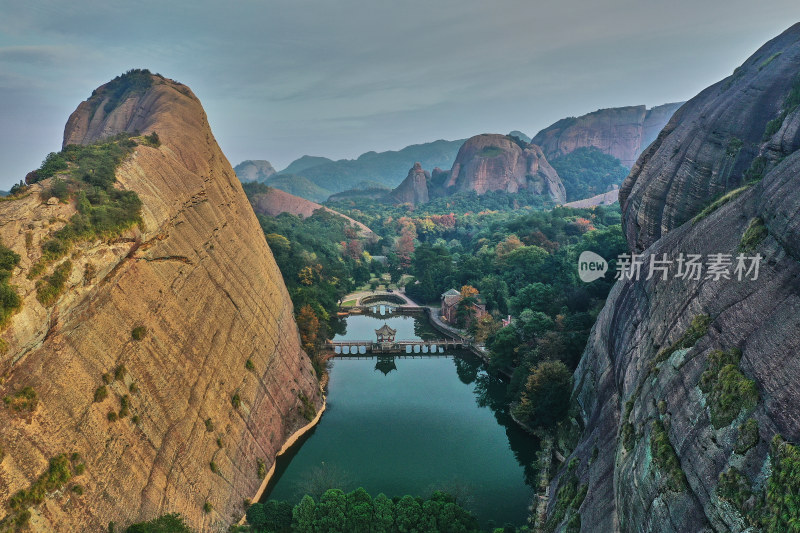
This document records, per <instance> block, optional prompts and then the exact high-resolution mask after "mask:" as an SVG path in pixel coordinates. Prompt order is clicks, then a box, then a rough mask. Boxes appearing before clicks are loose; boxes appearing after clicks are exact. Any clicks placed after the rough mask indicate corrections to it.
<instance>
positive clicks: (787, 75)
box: [620, 32, 800, 250]
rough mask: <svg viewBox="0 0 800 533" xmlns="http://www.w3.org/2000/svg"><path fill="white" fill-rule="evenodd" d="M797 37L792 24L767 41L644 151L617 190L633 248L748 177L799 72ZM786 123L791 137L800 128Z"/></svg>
mask: <svg viewBox="0 0 800 533" xmlns="http://www.w3.org/2000/svg"><path fill="white" fill-rule="evenodd" d="M793 39H795V37H794V35H793V33H792V32H788V33H786V34H784V35H781V36H780V37H778V38H776V39H774V40H772V41H770V42H769V43H767V44H766V45H764V46H763V47H762V48H761V49H760V50H759V51H758V52H756V53H755V54H753V56H752V57H750V58H749V59H748V60H747V61H746V62H745V63H744V64H743V65H742V66H741V67H739V68H737V69H736V71H735V72H734V74H733V75H731V76H729V77H728V78H726V79H724V80H722V81H720V82H719V83H717V84H715V85H712V86H711V87H709V88H708V89H706V90H705V91H703V92H702V93H700V94H699V95H698V96H696V97H695V98H693V99H692V100H690V101H689V102H687V103H686V105H684V107H682V108H681V109H680V110H679V111H678V112H677V113H675V115H674V116H673V118H672V120H671V121H670V122H669V124H668V125H667V126H666V127H665V128H664V131H663V132H662V134H661V135H660V136H659V138H658V139H657V140H656V141H655V142H654V143H653V144H652V145H651V146H650V147H649V148H648V150H647V151H646V152H645V153H644V154H642V157H641V158H640V159H639V161H638V162H637V163H636V165H634V167H633V169H632V170H631V174H630V176H628V179H627V180H625V183H624V184H623V185H622V188H621V192H620V200H621V203H622V207H623V209H624V210H625V213H626V216H625V221H626V224H625V233H626V236H627V238H628V242H629V243H631V244H632V245H633V247H634V249H636V250H643V249H645V248H647V247H648V246H650V245H651V244H652V243H653V242H655V241H656V240H657V239H658V238H659V237H660V236H661V235H663V234H664V233H666V232H667V231H669V230H671V229H673V228H676V227H678V226H680V225H681V224H683V223H684V222H686V221H687V220H689V219H690V218H691V217H693V216H694V215H696V214H697V213H698V212H699V211H700V210H701V209H703V207H705V206H706V205H707V204H708V203H709V201H710V200H712V199H714V198H716V197H719V196H721V195H722V194H724V193H725V192H727V191H730V190H733V189H736V188H737V187H739V186H741V185H742V184H743V183H744V182H745V181H746V179H748V178H746V177H745V172H746V171H747V169H748V168H749V167H750V166H751V164H752V162H753V160H754V158H755V157H756V156H757V155H758V154H759V150H760V146H761V143H762V140H763V139H764V137H765V131H766V128H767V124H768V123H769V122H770V121H771V120H773V119H775V118H776V117H777V116H778V115H779V114H780V113H781V110H782V107H783V105H784V100H785V98H786V95H787V94H788V93H789V91H790V89H791V87H792V84H793V83H794V82H795V79H796V76H797V72H798V64H800V51H798V49H797V48H796V46H795V43H794V41H793ZM786 128H788V129H787V132H785V134H786V135H788V138H787V140H788V141H789V142H791V141H792V133H791V132H792V131H794V134H795V135H796V130H794V129H793V127H792V126H791V125H790V124H787V125H786ZM794 128H796V126H795V127H794ZM776 142H778V143H780V142H783V141H776Z"/></svg>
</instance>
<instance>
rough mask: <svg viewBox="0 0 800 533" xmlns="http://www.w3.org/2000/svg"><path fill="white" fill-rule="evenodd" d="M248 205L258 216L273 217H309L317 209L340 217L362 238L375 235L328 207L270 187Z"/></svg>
mask: <svg viewBox="0 0 800 533" xmlns="http://www.w3.org/2000/svg"><path fill="white" fill-rule="evenodd" d="M250 204H251V205H252V206H253V211H255V212H256V213H257V214H259V215H266V216H271V217H275V216H278V215H280V214H281V213H291V214H293V215H298V216H302V217H310V216H311V215H313V214H314V211H316V210H317V209H324V210H325V211H327V212H329V213H333V214H334V215H337V216H340V217H342V218H343V219H345V220H346V221H347V222H349V223H350V224H352V225H353V226H355V227H356V228H358V232H359V233H360V234H361V236H363V237H369V236H373V235H375V233H374V232H373V231H372V230H371V229H369V228H368V227H367V226H366V225H365V224H363V223H361V222H359V221H357V220H354V219H352V218H350V217H348V216H345V215H343V214H341V213H339V212H338V211H334V210H333V209H330V208H328V207H325V206H323V205H320V204H318V203H316V202H312V201H311V200H306V199H305V198H300V197H299V196H295V195H293V194H289V193H288V192H285V191H282V190H280V189H275V188H273V187H270V189H269V192H267V193H259V194H254V195H253V196H252V197H251V198H250Z"/></svg>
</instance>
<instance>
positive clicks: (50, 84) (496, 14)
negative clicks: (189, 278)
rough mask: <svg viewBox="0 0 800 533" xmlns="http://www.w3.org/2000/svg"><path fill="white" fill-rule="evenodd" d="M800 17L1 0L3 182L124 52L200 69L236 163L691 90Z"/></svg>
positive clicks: (600, 9)
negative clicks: (22, 0)
mask: <svg viewBox="0 0 800 533" xmlns="http://www.w3.org/2000/svg"><path fill="white" fill-rule="evenodd" d="M798 20H800V2H797V0H760V1H758V2H755V1H753V0H746V1H745V0H671V1H669V2H667V1H663V0H606V1H603V0H591V1H576V0H553V1H539V0H491V1H490V0H482V1H472V0H426V1H417V0H402V1H393V2H388V1H384V0H336V1H331V0H287V1H272V0H270V1H262V2H256V1H220V0H215V1H206V0H192V1H177V0H170V1H169V2H163V0H158V1H150V0H138V1H131V0H126V1H124V2H118V1H115V0H97V1H83V0H73V1H71V2H62V1H58V2H56V1H48V2H44V1H34V0H26V1H24V2H20V1H18V0H0V188H5V189H7V188H8V187H10V185H11V184H12V183H14V182H16V181H18V180H19V179H21V178H23V177H24V176H25V173H26V172H27V171H29V170H32V169H34V168H36V167H38V165H39V163H40V162H41V160H42V159H43V157H44V156H45V155H46V154H47V153H48V152H50V151H57V150H59V149H60V146H61V137H62V134H63V130H64V124H65V122H66V120H67V117H68V116H69V114H70V113H71V112H72V111H73V110H74V109H75V107H76V106H77V105H78V103H79V102H80V101H81V100H85V99H86V98H88V96H89V95H90V94H91V92H92V90H93V89H94V88H95V87H97V86H98V85H101V84H102V83H105V82H106V81H108V80H110V79H111V78H113V77H114V76H116V75H118V74H120V73H122V72H124V71H125V70H128V69H130V68H149V69H150V70H151V71H153V72H159V73H161V74H163V75H165V76H167V77H169V78H173V79H176V80H178V81H181V82H183V83H186V84H187V85H189V86H190V87H191V88H192V90H193V91H194V92H195V94H197V96H198V97H199V98H200V100H201V101H202V103H203V105H204V107H205V109H206V112H207V113H208V116H209V120H210V122H211V126H212V128H213V131H214V134H215V136H216V138H217V140H218V141H219V143H220V145H221V146H222V149H223V151H224V152H225V154H226V155H227V156H228V158H229V159H230V161H231V163H232V164H234V165H235V164H236V163H238V162H239V161H241V160H243V159H268V160H270V161H271V162H272V163H273V164H274V165H275V166H276V168H279V169H280V168H283V167H285V166H286V165H287V164H288V163H289V162H291V161H292V160H293V159H295V158H297V157H299V156H301V155H303V154H311V155H322V156H327V157H330V158H333V159H340V158H352V157H356V156H358V155H359V154H360V153H362V152H365V151H368V150H376V151H382V150H396V149H400V148H402V147H404V146H406V145H408V144H416V143H421V142H427V141H432V140H436V139H457V138H465V137H469V136H471V135H475V134H478V133H484V132H491V133H507V132H509V131H510V130H513V129H519V130H521V131H523V132H525V133H527V134H528V135H533V134H535V133H536V132H537V131H538V130H539V129H541V128H543V127H545V126H547V125H549V124H551V123H552V122H554V121H555V120H558V119H559V118H562V117H565V116H571V115H580V114H583V113H586V112H589V111H594V110H595V109H598V108H602V107H614V106H623V105H636V104H647V105H648V106H652V105H658V104H662V103H666V102H674V101H680V100H686V99H688V98H691V97H692V96H694V95H695V94H696V93H697V92H699V91H700V90H701V89H703V88H705V87H706V86H708V85H710V84H711V83H714V82H716V81H718V80H719V79H721V78H723V77H725V76H727V75H728V74H730V73H731V72H732V71H733V69H734V68H735V67H736V66H737V65H739V64H740V63H741V62H742V61H743V60H744V59H745V58H746V57H747V56H749V55H750V54H751V53H752V52H754V51H755V50H756V49H757V48H758V47H759V46H760V45H761V44H762V43H764V42H765V41H767V40H769V39H770V38H772V37H774V36H776V35H777V34H779V33H780V32H781V31H783V30H784V29H786V28H787V27H789V26H790V25H791V24H793V23H794V22H796V21H798Z"/></svg>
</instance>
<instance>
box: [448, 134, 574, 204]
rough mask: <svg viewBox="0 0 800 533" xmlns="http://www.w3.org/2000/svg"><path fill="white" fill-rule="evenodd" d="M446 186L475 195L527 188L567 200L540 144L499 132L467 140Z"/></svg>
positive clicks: (562, 185)
mask: <svg viewBox="0 0 800 533" xmlns="http://www.w3.org/2000/svg"><path fill="white" fill-rule="evenodd" d="M445 187H446V188H447V189H448V190H452V191H454V192H462V191H475V192H477V193H478V194H483V193H485V192H487V191H505V192H518V191H520V190H524V189H527V190H533V191H534V192H536V193H537V194H542V195H546V196H549V197H550V198H551V199H552V200H553V201H554V202H556V203H563V202H564V201H565V199H566V193H565V191H564V184H563V183H561V179H560V178H559V177H558V173H557V172H556V171H555V170H554V169H553V167H551V166H550V164H549V163H548V162H547V158H546V157H545V156H544V153H543V152H542V149H541V148H540V147H539V146H536V145H535V144H528V143H525V142H524V141H522V140H520V139H518V138H516V137H510V136H508V135H498V134H483V135H476V136H475V137H472V138H470V139H468V140H467V141H466V142H465V143H464V144H463V146H462V147H461V149H460V150H459V151H458V155H457V156H456V160H455V163H453V168H452V169H451V171H450V176H449V178H448V181H447V183H446V185H445Z"/></svg>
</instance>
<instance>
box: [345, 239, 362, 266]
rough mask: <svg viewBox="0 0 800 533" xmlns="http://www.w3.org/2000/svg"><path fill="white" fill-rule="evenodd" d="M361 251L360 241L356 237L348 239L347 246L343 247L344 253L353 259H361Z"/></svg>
mask: <svg viewBox="0 0 800 533" xmlns="http://www.w3.org/2000/svg"><path fill="white" fill-rule="evenodd" d="M363 251H364V250H363V248H362V247H361V241H359V240H356V239H351V240H350V241H348V243H347V247H346V248H345V254H347V256H348V257H350V258H351V259H353V260H354V261H357V260H359V259H361V254H362V252H363Z"/></svg>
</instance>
